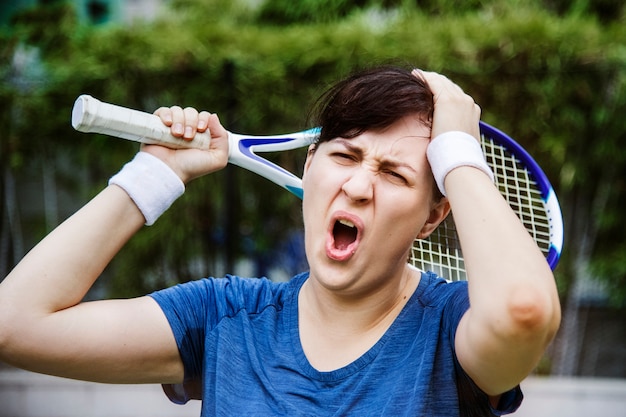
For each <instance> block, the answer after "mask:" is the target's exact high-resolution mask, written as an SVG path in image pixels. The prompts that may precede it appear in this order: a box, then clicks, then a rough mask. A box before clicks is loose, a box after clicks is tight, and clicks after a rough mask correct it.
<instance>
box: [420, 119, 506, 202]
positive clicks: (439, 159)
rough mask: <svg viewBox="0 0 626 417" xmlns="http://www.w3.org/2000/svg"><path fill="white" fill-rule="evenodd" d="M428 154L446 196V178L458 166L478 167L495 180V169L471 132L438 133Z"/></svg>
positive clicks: (441, 189)
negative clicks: (488, 163) (486, 159)
mask: <svg viewBox="0 0 626 417" xmlns="http://www.w3.org/2000/svg"><path fill="white" fill-rule="evenodd" d="M426 156H427V157H428V162H429V163H430V168H431V169H432V171H433V176H434V177H435V181H436V182H437V187H439V191H441V194H443V195H444V196H445V195H446V191H445V189H444V180H445V179H446V176H447V175H448V174H449V173H450V171H452V170H453V169H455V168H458V167H462V166H471V167H474V168H478V169H480V170H481V171H483V172H484V173H485V174H487V175H488V176H489V178H491V181H492V182H493V180H494V176H493V171H491V168H490V167H489V165H487V162H486V161H485V156H484V155H483V150H482V148H481V146H480V143H478V141H477V140H476V138H474V137H473V136H472V135H470V134H469V133H465V132H459V131H452V132H445V133H442V134H440V135H438V136H437V137H436V138H434V139H433V140H432V141H431V142H430V144H429V145H428V149H427V150H426Z"/></svg>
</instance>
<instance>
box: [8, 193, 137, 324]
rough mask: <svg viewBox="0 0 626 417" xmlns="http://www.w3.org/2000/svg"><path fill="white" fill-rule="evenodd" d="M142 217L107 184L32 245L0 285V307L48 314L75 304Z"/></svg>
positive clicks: (128, 199)
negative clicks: (15, 307) (42, 238)
mask: <svg viewBox="0 0 626 417" xmlns="http://www.w3.org/2000/svg"><path fill="white" fill-rule="evenodd" d="M144 222H145V220H144V218H143V216H142V214H141V212H140V211H139V210H138V208H137V206H136V205H135V204H134V203H133V202H132V200H131V199H130V198H129V197H128V195H127V194H126V193H125V192H124V191H123V190H122V189H121V188H119V187H117V186H109V187H107V188H106V189H105V190H103V191H102V192H101V193H100V194H99V195H97V196H96V197H95V198H94V199H93V200H92V201H90V202H89V203H88V204H87V205H86V206H84V207H83V208H82V209H80V210H79V211H78V212H77V213H76V214H74V215H73V216H72V217H70V218H69V219H67V220H66V221H65V222H64V223H63V224H61V225H60V226H59V227H58V228H57V229H55V230H54V231H53V232H52V233H50V235H48V236H47V237H46V238H45V239H44V240H42V241H41V242H40V243H39V244H38V245H37V246H35V247H34V248H33V249H32V250H31V251H30V252H29V253H28V254H27V255H26V256H25V257H24V259H23V260H22V261H21V262H20V263H19V264H18V265H17V266H16V268H15V269H14V270H13V271H12V272H11V273H10V274H9V275H8V276H7V277H6V278H5V280H4V281H3V282H2V283H1V284H0V305H5V306H8V305H12V306H17V308H19V309H20V311H21V312H23V313H24V314H30V313H32V314H48V313H53V312H55V311H59V310H62V309H65V308H67V307H70V306H73V305H76V304H77V303H79V302H80V301H81V300H82V299H83V297H84V296H85V294H86V293H87V291H88V290H89V288H91V286H92V285H93V283H94V281H95V280H96V279H97V278H98V276H99V275H100V274H101V273H102V271H103V270H104V268H105V267H106V265H107V264H108V263H109V262H110V261H111V259H112V258H113V256H115V254H116V253H117V252H118V251H119V250H120V248H121V247H122V246H123V245H124V244H125V243H126V241H127V240H128V239H129V238H130V237H131V236H132V235H133V234H134V233H135V232H136V231H137V230H138V229H139V228H140V227H141V226H142V225H143V224H144Z"/></svg>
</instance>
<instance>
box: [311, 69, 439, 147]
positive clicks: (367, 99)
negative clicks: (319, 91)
mask: <svg viewBox="0 0 626 417" xmlns="http://www.w3.org/2000/svg"><path fill="white" fill-rule="evenodd" d="M410 114H415V115H416V116H417V117H419V118H420V119H422V120H423V121H424V123H427V124H430V123H431V121H432V115H433V94H432V92H431V90H430V88H429V87H428V85H427V84H426V82H424V81H423V80H421V79H419V78H417V77H415V76H414V75H413V74H411V70H408V69H404V68H400V67H391V66H384V67H375V68H371V69H367V70H364V71H361V72H357V73H354V74H352V75H351V76H349V77H347V78H346V79H344V80H342V81H340V82H338V83H337V84H335V85H334V86H333V87H331V88H330V89H329V90H328V91H326V92H325V93H324V94H323V95H322V96H321V97H320V99H319V100H318V101H317V103H316V107H315V109H314V118H315V120H314V121H315V124H316V125H317V126H320V128H321V131H320V137H319V142H325V141H328V140H331V139H334V138H338V137H342V138H353V137H356V136H358V135H360V134H362V133H364V132H365V131H368V130H382V129H385V128H387V127H389V126H391V125H392V124H393V123H395V122H396V121H397V120H399V119H401V118H403V117H405V116H407V115H410Z"/></svg>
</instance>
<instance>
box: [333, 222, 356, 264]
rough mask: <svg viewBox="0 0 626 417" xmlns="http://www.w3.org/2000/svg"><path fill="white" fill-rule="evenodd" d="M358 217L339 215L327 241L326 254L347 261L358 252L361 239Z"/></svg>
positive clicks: (334, 258)
mask: <svg viewBox="0 0 626 417" xmlns="http://www.w3.org/2000/svg"><path fill="white" fill-rule="evenodd" d="M357 221H358V219H348V218H346V216H345V215H339V216H337V218H336V220H335V221H334V223H333V226H332V229H331V230H329V234H328V240H327V241H326V254H327V256H328V257H329V258H330V259H333V260H336V261H347V260H348V259H350V258H351V257H352V255H354V253H355V252H356V249H357V246H358V245H359V240H360V232H359V230H360V227H359V226H358V224H357Z"/></svg>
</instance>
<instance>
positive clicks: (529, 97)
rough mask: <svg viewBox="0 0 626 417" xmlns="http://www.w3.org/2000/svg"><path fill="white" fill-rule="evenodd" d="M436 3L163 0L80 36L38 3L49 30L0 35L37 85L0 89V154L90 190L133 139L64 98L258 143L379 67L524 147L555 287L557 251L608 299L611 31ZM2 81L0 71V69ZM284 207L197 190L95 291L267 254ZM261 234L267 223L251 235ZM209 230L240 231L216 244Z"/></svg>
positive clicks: (618, 55) (620, 37) (616, 265)
mask: <svg viewBox="0 0 626 417" xmlns="http://www.w3.org/2000/svg"><path fill="white" fill-rule="evenodd" d="M329 3H332V2H329ZM335 3H337V4H339V3H342V2H335ZM405 3H406V4H405ZM453 3H455V2H452V1H448V2H445V1H440V2H437V1H431V2H430V3H429V4H430V6H431V7H430V8H426V9H427V10H429V12H428V13H426V12H424V11H423V10H424V9H422V11H420V9H417V8H415V7H413V6H410V7H409V6H407V4H411V3H410V2H398V5H397V6H398V7H396V8H392V7H391V8H389V7H388V8H384V7H357V8H352V9H350V12H345V13H344V12H342V13H340V14H339V17H337V16H335V18H332V19H331V18H321V19H312V18H310V16H309V18H307V17H306V16H304V17H300V18H299V17H297V16H296V17H295V18H293V17H292V18H289V17H287V18H281V19H277V18H275V17H274V18H271V16H272V14H271V13H269V11H268V9H267V8H266V9H263V10H258V9H249V8H245V7H242V6H241V5H240V4H239V3H237V2H221V1H218V2H211V3H210V4H209V5H208V6H206V5H205V6H200V5H198V4H196V3H195V2H189V1H186V2H185V1H178V2H175V3H174V6H175V8H174V10H172V11H171V12H170V13H169V14H168V16H165V17H164V18H163V19H160V20H158V21H155V22H152V23H149V24H136V25H133V26H132V27H117V26H111V25H109V26H103V27H97V28H91V27H83V26H80V25H78V24H77V23H76V21H75V19H73V13H72V11H71V10H70V9H66V8H58V9H54V11H50V10H51V9H46V10H47V11H46V12H45V13H54V14H55V15H54V19H53V20H52V21H53V22H55V25H54V26H53V27H46V28H45V30H43V29H42V28H43V26H42V25H43V24H44V22H43V21H50V16H49V15H46V16H45V17H46V19H41V18H40V19H38V20H36V19H34V18H33V17H32V16H41V14H37V13H35V12H33V13H34V14H31V15H29V16H30V17H22V18H21V19H18V21H17V23H16V26H15V27H14V30H13V31H12V32H11V33H10V34H8V35H6V39H7V40H8V41H9V42H6V44H7V46H6V47H3V50H2V54H3V56H5V57H10V56H12V54H13V52H14V51H15V49H16V48H18V46H19V45H25V44H26V45H28V44H30V45H35V46H39V47H40V53H41V56H42V62H43V71H45V73H46V74H47V75H46V79H45V82H42V83H41V85H37V86H36V88H31V89H29V90H27V91H25V90H19V89H17V88H15V87H10V86H7V85H6V84H5V85H4V86H3V87H2V89H0V94H1V95H0V100H1V102H0V106H1V108H2V110H3V112H2V114H3V116H2V117H3V119H2V120H3V122H4V123H6V124H8V125H10V126H11V129H10V131H11V135H10V137H7V136H3V137H2V138H1V139H0V141H1V142H0V149H1V152H2V154H1V156H0V158H1V161H2V163H3V164H9V165H11V166H12V168H13V169H14V170H16V171H19V170H20V169H21V168H23V167H24V166H25V165H24V161H25V160H28V159H29V158H37V157H38V156H37V155H38V154H39V153H40V150H41V149H44V148H45V149H48V150H49V151H48V152H50V153H52V154H55V153H58V154H67V153H68V152H69V153H70V155H71V158H72V159H73V160H74V161H75V163H76V164H81V165H83V166H84V167H85V168H84V169H85V170H87V171H88V177H89V178H91V179H92V180H91V182H90V184H91V185H92V187H93V188H91V191H90V193H93V192H94V190H96V189H99V188H100V187H102V186H103V184H104V182H105V180H106V178H108V175H110V174H111V173H112V172H114V171H115V170H116V169H117V167H119V166H120V165H121V164H122V163H123V162H124V161H125V160H127V159H129V158H130V156H131V155H132V152H133V150H134V149H135V147H134V145H130V144H127V143H122V142H121V141H116V140H112V139H109V138H102V137H93V136H91V137H88V136H85V135H83V134H78V133H75V132H72V131H71V128H70V127H69V114H70V109H71V105H72V103H73V101H74V99H75V98H76V97H77V96H78V95H79V94H81V93H89V94H91V95H93V96H95V97H98V98H100V99H102V100H106V101H111V102H114V103H118V104H122V105H125V106H129V107H134V108H139V109H143V110H146V111H153V110H154V109H155V108H156V107H158V106H160V105H171V104H181V105H183V106H187V105H189V106H195V107H198V108H202V109H208V110H211V111H214V112H217V113H218V114H220V116H221V118H222V121H223V122H224V124H225V125H226V126H227V127H228V128H230V129H232V130H237V131H241V132H246V133H253V134H265V133H279V132H286V131H293V130H298V129H301V128H304V127H307V123H308V121H307V112H308V110H309V109H310V105H311V103H312V102H313V101H314V99H315V98H316V97H317V95H319V94H320V93H321V92H322V91H323V89H324V88H326V87H327V86H328V85H329V84H330V83H332V82H333V81H334V80H337V79H339V78H341V77H343V76H345V75H346V74H348V73H349V72H351V71H352V70H354V69H357V68H362V67H366V66H370V65H376V64H382V63H396V64H399V65H405V66H417V67H421V68H424V69H429V70H436V71H440V72H442V73H444V74H446V75H448V76H449V77H450V78H451V79H453V80H455V81H457V82H458V83H459V84H460V85H461V86H462V87H463V88H464V89H465V90H466V91H467V92H468V93H470V94H471V95H472V96H473V97H474V98H475V99H476V101H477V103H478V104H480V105H481V107H482V109H483V119H484V120H485V121H486V122H488V123H491V124H493V125H495V126H497V127H499V128H500V129H502V130H504V131H506V132H508V133H510V134H511V135H512V136H513V137H514V138H515V139H517V140H518V141H519V142H521V143H522V144H523V145H524V146H525V147H527V148H528V149H529V150H530V151H531V153H532V154H533V155H534V156H535V157H536V159H537V160H538V161H539V162H540V164H541V165H542V166H543V167H544V169H545V171H546V172H547V174H548V176H549V177H550V178H551V180H552V182H553V183H554V185H555V186H556V187H557V192H558V194H559V197H560V198H561V201H562V204H563V210H564V214H565V215H566V226H567V230H566V250H567V252H566V253H565V256H564V261H563V263H562V266H561V267H560V268H559V281H560V283H561V285H562V287H563V290H564V291H565V290H566V289H567V283H568V282H569V280H570V279H571V276H572V273H573V272H572V271H573V268H574V267H573V265H574V261H575V259H577V258H578V257H580V256H582V255H585V254H590V256H591V255H593V260H594V264H593V265H594V266H595V268H596V269H595V271H596V272H598V273H601V274H602V275H603V276H604V277H605V278H607V281H608V282H610V283H613V285H614V286H615V288H616V290H618V291H614V294H620V292H619V291H622V293H623V291H624V288H625V287H626V282H625V278H624V276H625V275H626V273H625V272H624V270H626V266H625V265H626V262H624V261H623V259H626V256H623V255H624V254H626V246H625V245H624V244H623V243H620V242H621V240H622V239H621V236H619V234H620V233H616V232H615V231H616V230H624V229H625V227H624V226H625V225H624V220H623V216H621V212H620V211H619V210H620V207H619V205H620V204H621V203H623V200H624V196H625V195H626V194H625V193H626V190H625V189H624V180H623V178H626V175H625V174H626V173H625V172H624V171H625V167H626V152H625V151H624V150H623V147H622V146H621V143H622V141H623V140H624V136H625V133H624V132H625V129H624V123H623V121H622V117H623V116H622V115H623V114H624V110H625V107H626V94H624V89H625V82H626V81H625V79H626V78H625V74H626V71H625V70H626V47H625V46H624V45H626V33H625V29H624V26H625V25H623V24H622V22H621V21H620V18H619V17H618V18H617V20H616V21H613V22H608V23H607V22H606V21H604V22H603V21H601V19H599V18H598V17H597V16H586V15H585V14H584V13H575V11H571V12H568V13H566V12H567V10H565V11H564V10H563V6H562V5H560V4H557V3H558V2H554V4H552V6H553V7H551V8H550V7H544V6H542V5H539V4H537V3H536V2H512V3H511V2H508V3H507V2H495V1H494V2H470V3H471V5H470V6H471V7H468V9H467V10H461V11H458V10H457V12H456V13H444V12H443V10H442V8H441V7H440V6H441V5H444V6H445V5H449V4H453ZM482 3H486V4H487V6H485V7H481V4H482ZM579 3H580V2H579ZM527 4H530V5H527ZM568 10H569V9H568ZM620 10H622V11H623V9H620ZM559 11H560V12H561V14H557V12H559ZM38 13H43V12H41V11H39V12H38ZM268 16H269V17H268ZM272 19H273V20H272ZM290 19H291V20H297V21H299V22H300V23H290V22H291V20H290ZM622 20H623V18H622ZM33 22H38V23H36V24H35V23H33ZM267 22H271V24H267ZM18 40H19V41H20V42H18ZM3 71H4V77H5V78H7V77H8V75H7V74H8V72H10V71H9V69H7V68H5V69H3ZM16 109H17V110H16ZM16 114H18V116H15V115H16ZM9 115H13V116H9ZM33 129H36V132H37V134H36V135H33ZM283 158H284V157H283ZM289 158H290V159H289V160H286V159H283V161H285V163H287V164H290V165H291V166H292V167H293V168H294V169H295V170H299V167H300V166H301V163H302V155H297V156H294V155H290V156H289ZM227 181H234V183H235V184H236V189H237V190H239V193H238V194H237V195H234V196H233V195H230V196H229V195H228V193H227V189H226V187H225V186H224V184H225V183H226V182H227ZM603 183H606V184H610V185H611V186H610V187H602V184H603ZM598 185H600V186H598ZM298 203H299V202H298V201H297V200H296V199H295V198H293V197H292V196H290V195H287V194H286V193H284V192H282V191H281V190H279V189H278V188H277V187H275V186H274V185H272V184H270V183H268V182H267V181H266V180H263V179H260V178H257V177H255V176H254V175H251V174H248V173H246V172H243V171H241V170H227V171H225V172H222V173H219V174H217V175H214V176H211V177H209V178H204V179H201V180H198V181H197V183H195V184H194V185H192V186H191V187H189V192H188V193H187V194H186V195H185V196H184V198H183V199H181V201H179V202H177V203H176V205H175V208H174V210H172V211H171V212H170V213H167V214H166V215H165V216H164V217H163V219H162V220H161V221H160V222H159V223H158V224H157V226H154V227H152V228H150V229H146V230H144V231H142V232H141V233H140V234H139V235H138V236H137V237H136V238H135V239H133V241H132V242H131V243H130V244H129V246H128V247H127V248H126V249H125V250H124V251H123V252H122V253H121V254H120V256H119V257H118V259H117V260H116V263H115V264H114V266H113V267H112V268H114V269H115V271H117V272H118V274H116V275H117V276H124V278H123V279H121V280H117V279H115V280H114V281H113V282H114V283H117V284H115V291H114V295H134V294H139V293H143V292H145V291H148V290H151V289H153V288H156V287H160V286H163V285H166V284H169V283H171V282H173V281H177V280H187V279H192V278H196V277H197V272H196V271H194V270H192V269H191V268H190V267H189V264H190V263H189V260H190V259H191V258H196V257H200V258H202V259H204V260H206V262H207V263H208V264H209V265H214V266H215V268H216V269H217V270H218V272H217V273H219V268H218V267H217V266H216V265H217V259H218V257H217V256H216V254H223V253H225V251H226V252H228V253H229V254H231V256H239V255H242V254H251V253H252V254H255V255H259V254H264V255H267V254H268V253H269V250H270V248H271V247H272V246H273V245H274V243H275V242H276V241H278V240H280V239H281V238H282V237H283V235H284V233H285V232H286V231H288V230H290V229H292V228H298V227H300V219H299V207H298ZM231 210H232V213H231ZM274 224H282V225H283V226H281V227H268V225H274ZM215 230H219V231H220V234H221V236H224V234H225V233H226V234H227V232H230V233H232V232H237V234H238V236H239V237H241V238H237V239H235V240H234V241H233V240H228V239H223V238H220V237H219V236H216V233H215ZM585 239H587V240H585ZM583 240H584V241H585V244H584V245H583V244H582V243H581V242H583ZM250 241H256V242H257V243H256V246H255V245H252V246H250V245H249V244H248V243H246V242H250ZM587 243H590V245H587ZM225 247H226V248H228V249H225ZM156 260H158V261H156ZM129 275H130V276H133V277H135V278H136V279H134V280H133V279H128V276H129ZM172 276H174V278H172ZM122 283H123V284H122Z"/></svg>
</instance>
